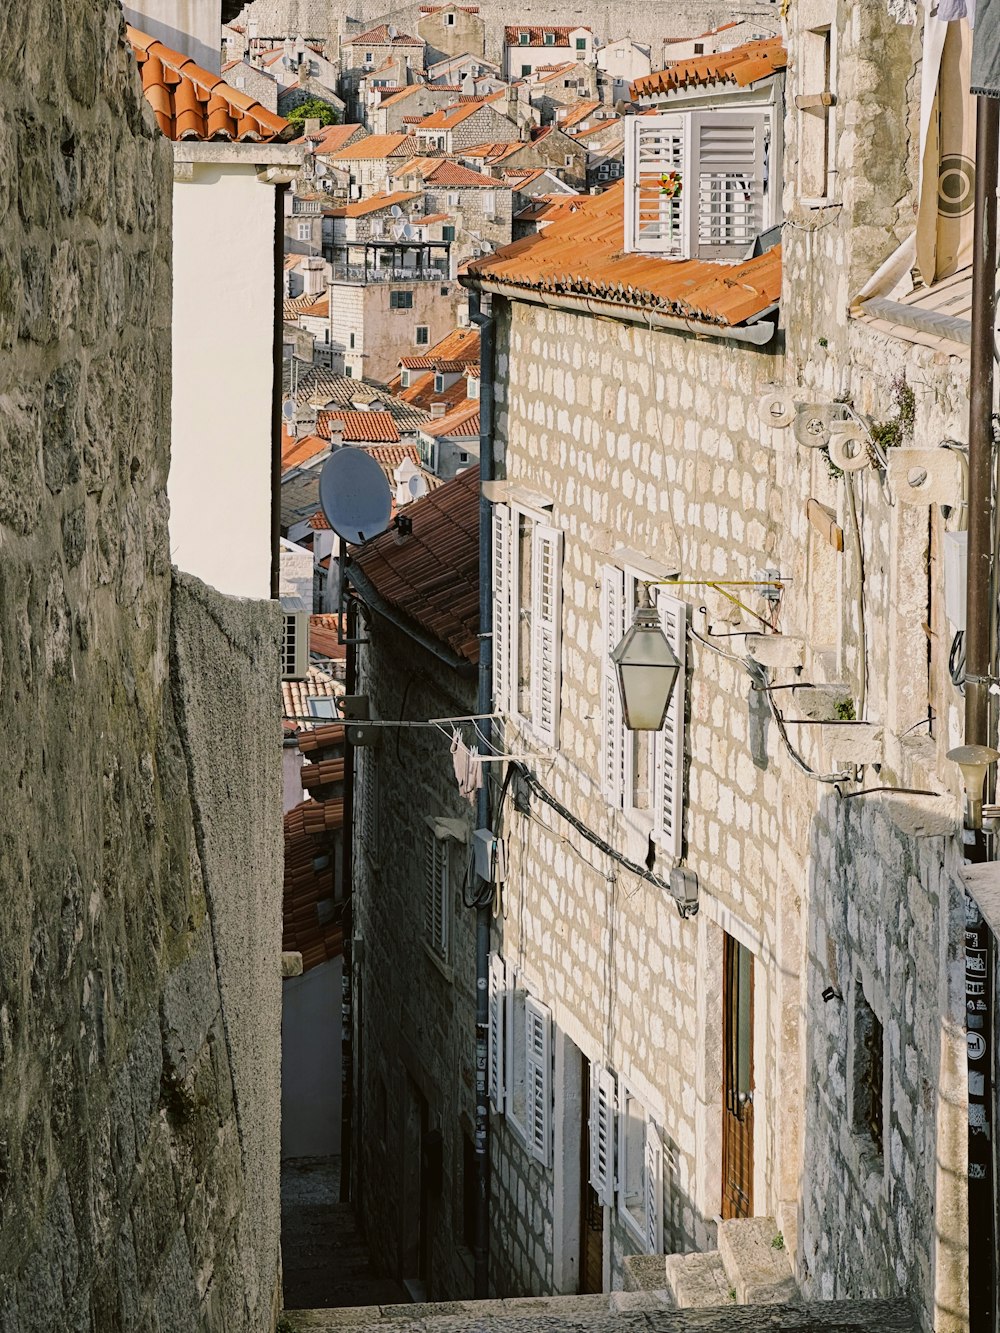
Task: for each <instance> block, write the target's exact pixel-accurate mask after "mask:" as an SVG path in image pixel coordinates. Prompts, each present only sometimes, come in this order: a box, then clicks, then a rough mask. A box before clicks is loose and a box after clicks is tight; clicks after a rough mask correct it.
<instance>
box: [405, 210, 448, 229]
mask: <svg viewBox="0 0 1000 1333" xmlns="http://www.w3.org/2000/svg"><path fill="white" fill-rule="evenodd" d="M411 221H412V223H413V225H414V226H415V227H426V226H429V225H430V223H432V222H450V221H451V214H450V213H428V214H427V216H426V217H423V218H411Z"/></svg>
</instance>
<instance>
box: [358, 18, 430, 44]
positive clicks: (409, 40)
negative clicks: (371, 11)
mask: <svg viewBox="0 0 1000 1333" xmlns="http://www.w3.org/2000/svg"><path fill="white" fill-rule="evenodd" d="M344 45H345V46H423V45H424V39H423V38H422V37H411V36H410V35H409V33H405V32H397V33H395V35H393V36H390V34H389V25H388V24H387V23H380V24H378V26H377V27H375V28H369V29H368V31H367V32H362V33H359V34H358V36H357V37H348V38H347V40H346V41H345V42H344Z"/></svg>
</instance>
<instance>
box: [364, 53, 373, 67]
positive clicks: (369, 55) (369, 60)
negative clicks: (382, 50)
mask: <svg viewBox="0 0 1000 1333" xmlns="http://www.w3.org/2000/svg"><path fill="white" fill-rule="evenodd" d="M371 63H372V53H371V52H370V51H366V52H365V64H366V65H370V64H371Z"/></svg>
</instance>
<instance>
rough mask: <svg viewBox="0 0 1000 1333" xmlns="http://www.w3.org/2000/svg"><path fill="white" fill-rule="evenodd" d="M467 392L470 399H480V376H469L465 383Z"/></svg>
mask: <svg viewBox="0 0 1000 1333" xmlns="http://www.w3.org/2000/svg"><path fill="white" fill-rule="evenodd" d="M465 392H466V396H467V397H469V398H478V397H479V377H478V376H476V375H470V376H469V378H468V379H467V380H466V381H465Z"/></svg>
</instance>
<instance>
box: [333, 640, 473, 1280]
mask: <svg viewBox="0 0 1000 1333" xmlns="http://www.w3.org/2000/svg"><path fill="white" fill-rule="evenodd" d="M369 637H370V640H371V641H370V643H369V644H368V645H367V646H366V647H365V648H363V649H362V650H361V653H360V658H361V661H360V684H359V689H360V690H361V691H362V692H364V693H367V694H368V695H369V697H370V700H371V710H372V716H373V717H381V718H400V717H406V718H424V719H426V718H431V717H452V716H456V715H463V714H468V713H474V712H475V711H476V708H475V702H476V683H475V680H474V679H462V678H461V677H459V676H458V675H456V673H455V672H454V671H452V670H451V669H450V668H449V667H447V666H446V665H444V664H443V663H442V662H440V661H439V660H438V659H437V658H435V657H433V656H432V655H431V654H430V653H428V652H427V651H426V650H424V649H422V648H419V647H417V646H416V645H414V643H413V641H412V640H411V639H409V638H408V637H407V636H406V635H404V634H403V633H402V632H401V631H399V630H397V629H394V628H393V627H392V626H390V625H388V624H387V623H386V622H385V621H383V620H381V619H380V618H378V617H377V616H376V617H374V618H373V623H372V626H371V631H370V635H369ZM355 753H356V755H357V758H358V765H359V770H360V773H359V779H358V788H357V791H356V824H355V838H356V841H355V849H356V856H355V881H354V884H355V901H354V911H355V917H354V923H355V924H354V934H355V936H356V937H358V938H360V939H361V940H362V941H363V944H362V949H363V953H362V954H361V961H360V963H359V964H358V965H357V966H356V969H355V987H356V989H355V1003H356V1005H357V1010H356V1012H357V1015H358V1020H357V1021H358V1033H359V1061H360V1064H359V1070H360V1081H359V1086H358V1088H357V1099H358V1101H357V1105H358V1113H357V1116H356V1119H355V1144H356V1150H357V1169H358V1187H357V1198H358V1200H359V1201H360V1209H361V1214H362V1218H363V1221H364V1226H365V1231H366V1235H367V1238H368V1243H369V1246H370V1247H371V1249H372V1251H373V1254H376V1255H378V1258H379V1260H380V1261H381V1262H382V1263H384V1264H385V1265H386V1267H387V1268H388V1270H389V1271H390V1272H391V1273H392V1274H393V1275H394V1276H396V1277H399V1278H404V1277H406V1278H417V1277H422V1278H423V1280H424V1282H425V1284H426V1289H427V1295H428V1298H429V1299H431V1300H446V1299H449V1298H455V1299H457V1298H459V1297H468V1296H471V1294H472V1289H473V1267H472V1264H473V1256H472V1252H471V1250H470V1249H469V1248H468V1246H467V1245H466V1243H465V1238H464V1235H463V1172H464V1153H465V1146H464V1142H463V1141H464V1140H466V1139H467V1140H469V1141H470V1142H471V1141H472V1139H473V1135H474V1118H475V1032H476V1027H475V1024H476V1016H475V1014H476V1011H475V996H476V953H475V910H474V909H472V908H468V907H465V906H464V905H463V902H462V886H463V882H464V880H465V876H466V864H467V860H468V857H469V855H470V854H471V849H470V848H469V846H467V845H465V844H460V843H457V842H456V843H451V844H450V848H451V853H450V854H451V861H450V877H451V888H452V894H451V901H450V902H449V912H450V926H451V942H450V948H449V957H448V959H447V961H446V962H441V961H439V960H437V959H436V958H435V957H433V956H432V955H431V953H430V950H429V948H428V947H426V946H425V944H424V940H425V939H426V938H427V932H426V927H425V923H424V893H425V884H426V859H425V858H426V850H427V844H428V836H429V833H430V830H429V829H428V826H427V823H426V817H427V816H429V815H436V816H440V817H444V818H446V819H453V820H457V821H459V823H460V825H461V826H463V827H465V828H466V829H467V830H468V831H469V836H470V838H471V831H472V829H473V828H474V819H473V807H472V806H471V805H470V804H469V802H468V801H466V800H464V799H462V798H461V797H460V796H459V794H458V786H457V783H456V780H455V773H454V769H453V766H452V759H451V754H450V752H449V742H448V738H447V737H446V736H443V735H442V734H441V733H440V732H439V731H436V730H424V729H422V728H419V729H406V730H400V731H398V732H397V731H395V730H393V729H387V730H385V731H384V732H383V733H382V736H381V743H380V745H379V746H378V747H377V748H376V749H374V750H369V749H365V750H364V751H356V752H355ZM373 771H374V772H375V779H374V786H373V790H374V793H375V795H374V799H375V803H376V809H375V813H374V817H373V818H370V817H368V816H366V815H365V813H364V803H365V801H366V800H367V799H370V798H369V797H367V796H366V794H365V784H366V782H368V781H370V780H371V774H372V772H373ZM363 832H364V833H365V834H366V835H370V836H369V837H368V845H367V847H365V846H364V845H363V839H362V833H363ZM421 1101H423V1107H424V1109H423V1111H421V1105H420V1103H421ZM421 1115H423V1133H424V1135H425V1136H426V1135H427V1134H430V1133H435V1132H436V1133H439V1134H440V1135H441V1143H440V1156H439V1158H438V1159H437V1160H439V1162H440V1168H439V1174H438V1169H437V1168H436V1167H435V1166H434V1165H433V1161H434V1159H435V1156H436V1154H435V1152H433V1151H432V1152H430V1153H425V1154H424V1166H425V1178H424V1184H425V1188H426V1191H427V1211H426V1218H425V1233H424V1240H423V1246H424V1254H425V1261H424V1262H425V1271H424V1272H423V1273H422V1274H421V1273H420V1272H419V1267H420V1262H421V1261H420V1257H419V1256H420V1243H419V1241H418V1236H419V1221H418V1219H419V1213H420V1207H419V1200H418V1197H417V1195H418V1188H419V1187H418V1173H419V1171H420V1159H421V1149H420V1139H421ZM426 1141H427V1140H426V1137H425V1142H426Z"/></svg>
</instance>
